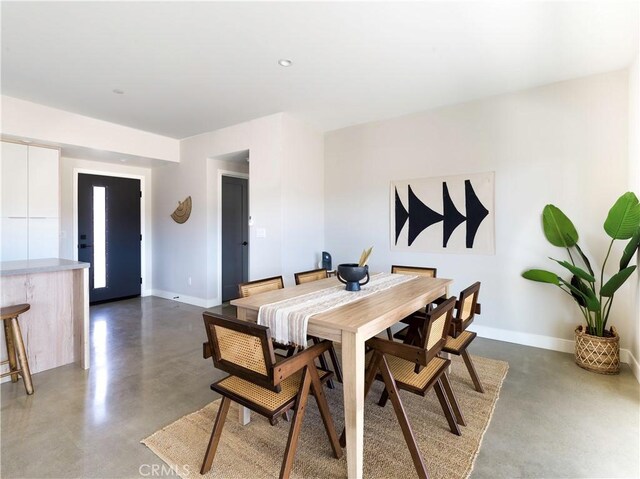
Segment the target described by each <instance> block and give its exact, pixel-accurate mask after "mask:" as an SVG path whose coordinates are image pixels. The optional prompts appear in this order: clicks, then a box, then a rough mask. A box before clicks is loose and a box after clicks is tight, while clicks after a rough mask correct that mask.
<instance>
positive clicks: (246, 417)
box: [238, 404, 251, 426]
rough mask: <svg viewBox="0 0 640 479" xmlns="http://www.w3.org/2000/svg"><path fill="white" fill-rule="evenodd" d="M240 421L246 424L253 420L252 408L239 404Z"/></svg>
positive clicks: (243, 424)
mask: <svg viewBox="0 0 640 479" xmlns="http://www.w3.org/2000/svg"><path fill="white" fill-rule="evenodd" d="M238 422H239V423H240V424H241V425H242V426H246V425H247V424H249V423H250V422H251V409H249V408H246V407H244V406H241V405H240V404H238Z"/></svg>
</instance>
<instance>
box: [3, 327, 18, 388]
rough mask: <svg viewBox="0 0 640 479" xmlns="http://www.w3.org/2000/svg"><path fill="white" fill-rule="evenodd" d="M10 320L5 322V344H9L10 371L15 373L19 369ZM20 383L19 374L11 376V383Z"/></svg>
mask: <svg viewBox="0 0 640 479" xmlns="http://www.w3.org/2000/svg"><path fill="white" fill-rule="evenodd" d="M9 321H10V320H6V321H3V323H4V342H5V343H6V344H7V356H9V370H10V371H15V370H16V369H18V363H17V361H16V348H15V347H14V344H13V333H12V332H11V326H10V324H9ZM17 381H18V373H12V374H11V382H12V383H15V382H17Z"/></svg>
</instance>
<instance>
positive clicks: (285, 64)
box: [278, 58, 293, 67]
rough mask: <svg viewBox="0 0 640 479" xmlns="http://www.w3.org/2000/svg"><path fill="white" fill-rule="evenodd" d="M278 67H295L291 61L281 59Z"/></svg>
mask: <svg viewBox="0 0 640 479" xmlns="http://www.w3.org/2000/svg"><path fill="white" fill-rule="evenodd" d="M278 65H280V66H281V67H290V66H291V65H293V62H292V61H291V60H287V59H286V58H281V59H280V60H278Z"/></svg>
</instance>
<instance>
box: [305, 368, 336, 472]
mask: <svg viewBox="0 0 640 479" xmlns="http://www.w3.org/2000/svg"><path fill="white" fill-rule="evenodd" d="M310 373H311V386H312V387H313V395H314V396H315V397H316V402H317V403H318V409H319V410H320V416H321V417H322V422H323V423H324V428H325V430H326V431H327V436H329V442H330V443H331V449H333V455H334V456H335V458H336V459H340V458H341V457H342V448H341V447H340V440H339V439H338V433H337V432H336V426H335V424H334V423H333V418H332V417H331V411H330V410H329V404H328V403H327V398H326V397H325V395H324V387H323V386H322V382H321V381H320V376H319V375H318V370H317V369H315V368H311V369H310Z"/></svg>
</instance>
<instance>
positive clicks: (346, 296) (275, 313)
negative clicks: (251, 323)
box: [258, 273, 416, 348]
mask: <svg viewBox="0 0 640 479" xmlns="http://www.w3.org/2000/svg"><path fill="white" fill-rule="evenodd" d="M414 278H416V276H412V275H405V274H390V273H379V274H376V275H373V276H371V280H370V281H369V283H368V284H366V285H364V286H362V289H361V290H360V291H346V290H345V286H344V285H343V284H340V285H339V286H332V287H330V288H325V289H321V290H320V291H314V292H312V293H308V294H305V295H302V296H297V297H295V298H291V299H285V300H283V301H278V302H277V303H271V304H264V305H262V306H260V309H259V310H258V324H261V325H263V326H268V327H269V328H270V329H271V338H272V339H273V340H274V341H276V342H278V343H280V344H286V345H292V346H297V347H302V348H305V347H306V346H307V325H308V323H309V318H310V317H311V316H313V315H314V314H319V313H324V312H326V311H329V310H331V309H334V308H337V307H339V306H344V305H345V304H349V303H353V302H354V301H359V300H361V299H363V298H366V297H367V296H371V295H372V294H375V293H377V292H380V291H384V290H385V289H389V288H392V287H394V286H397V285H399V284H402V283H405V282H407V281H410V280H412V279H414Z"/></svg>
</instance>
